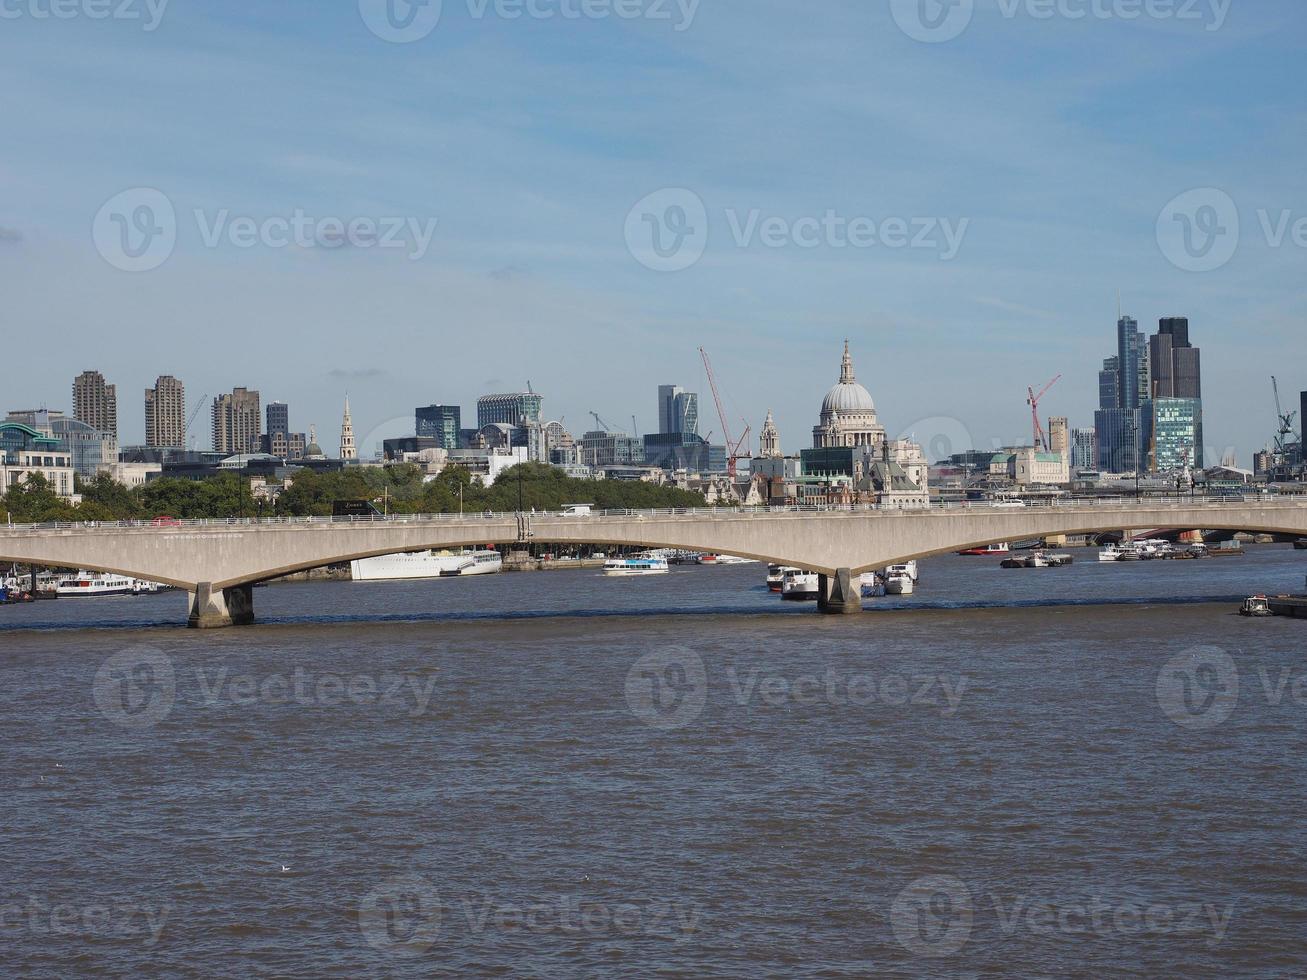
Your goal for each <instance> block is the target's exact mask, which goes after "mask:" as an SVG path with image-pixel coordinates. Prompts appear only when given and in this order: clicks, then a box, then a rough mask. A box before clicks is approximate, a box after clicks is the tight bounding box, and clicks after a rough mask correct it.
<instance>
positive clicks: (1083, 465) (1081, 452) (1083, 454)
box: [1071, 429, 1098, 473]
mask: <svg viewBox="0 0 1307 980" xmlns="http://www.w3.org/2000/svg"><path fill="white" fill-rule="evenodd" d="M1097 468H1098V457H1097V455H1096V454H1095V451H1094V430H1093V429H1075V430H1074V431H1072V433H1071V472H1073V473H1074V472H1076V471H1077V470H1094V469H1097Z"/></svg>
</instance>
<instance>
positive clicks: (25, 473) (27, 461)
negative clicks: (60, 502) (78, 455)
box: [0, 421, 85, 500]
mask: <svg viewBox="0 0 1307 980" xmlns="http://www.w3.org/2000/svg"><path fill="white" fill-rule="evenodd" d="M82 424H85V423H82ZM33 475H39V476H41V477H43V478H44V479H45V482H46V483H47V484H49V486H50V489H52V490H53V491H54V492H55V493H56V494H57V495H58V496H60V497H63V498H64V499H65V500H73V499H75V498H74V482H75V481H74V470H73V461H72V457H71V456H70V455H69V453H68V450H67V449H66V448H65V446H64V444H63V443H62V441H61V440H59V439H58V438H56V437H54V436H49V435H45V434H44V433H42V432H38V431H37V430H36V429H34V428H32V427H31V426H29V425H24V424H23V423H21V422H14V421H6V422H0V492H4V493H7V492H8V491H10V490H12V489H13V488H14V487H16V486H18V485H19V484H21V483H26V482H27V480H28V479H29V478H30V477H32V476H33Z"/></svg>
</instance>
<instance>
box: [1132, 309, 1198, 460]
mask: <svg viewBox="0 0 1307 980" xmlns="http://www.w3.org/2000/svg"><path fill="white" fill-rule="evenodd" d="M1201 353H1202V352H1201V351H1199V349H1198V348H1197V347H1194V346H1192V345H1191V344H1190V343H1189V321H1188V319H1186V318H1185V317H1167V318H1165V319H1163V320H1162V321H1161V322H1160V323H1159V324H1158V329H1157V333H1156V334H1155V335H1154V336H1153V337H1150V338H1149V341H1148V355H1149V357H1148V360H1149V368H1150V370H1151V373H1152V385H1151V388H1152V390H1151V391H1150V392H1149V399H1148V401H1147V402H1146V403H1145V405H1144V412H1143V416H1144V431H1145V434H1146V442H1145V448H1146V450H1147V452H1148V457H1149V459H1150V460H1151V464H1152V469H1153V470H1154V472H1169V471H1172V470H1178V469H1180V468H1182V467H1185V466H1189V467H1196V468H1201V467H1202V466H1203V462H1204V460H1203V401H1202V395H1203V383H1202V361H1201Z"/></svg>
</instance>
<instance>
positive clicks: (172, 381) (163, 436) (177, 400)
mask: <svg viewBox="0 0 1307 980" xmlns="http://www.w3.org/2000/svg"><path fill="white" fill-rule="evenodd" d="M186 422H187V419H186V386H185V385H184V384H182V383H181V381H179V380H178V379H177V378H174V377H173V376H172V375H171V374H163V375H160V376H159V377H158V378H157V379H156V380H155V382H154V387H153V388H146V389H145V444H146V445H147V446H153V447H155V448H157V449H184V448H185V447H186Z"/></svg>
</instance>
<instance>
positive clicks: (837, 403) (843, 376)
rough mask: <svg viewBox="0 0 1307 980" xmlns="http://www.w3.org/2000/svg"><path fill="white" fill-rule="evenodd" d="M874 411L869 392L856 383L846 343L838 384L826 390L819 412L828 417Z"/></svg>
mask: <svg viewBox="0 0 1307 980" xmlns="http://www.w3.org/2000/svg"><path fill="white" fill-rule="evenodd" d="M875 411H876V403H875V402H874V401H872V400H871V392H869V391H868V390H867V389H866V388H864V387H862V385H860V384H858V382H857V379H855V378H854V376H853V357H852V355H850V354H849V345H848V344H847V343H846V344H845V345H844V362H843V364H842V365H841V368H840V381H839V384H837V385H836V386H835V387H834V388H832V389H831V390H830V391H828V392H826V399H825V401H823V402H822V403H821V414H822V416H823V417H828V416H831V415H844V414H849V415H853V414H858V413H864V412H875Z"/></svg>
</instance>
